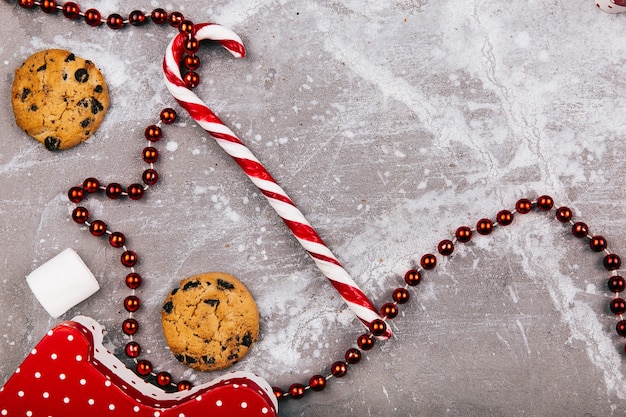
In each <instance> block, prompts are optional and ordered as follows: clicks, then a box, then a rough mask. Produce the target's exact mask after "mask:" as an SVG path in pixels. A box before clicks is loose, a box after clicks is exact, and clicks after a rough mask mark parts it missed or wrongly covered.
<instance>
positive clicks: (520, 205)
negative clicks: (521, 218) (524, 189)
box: [515, 198, 533, 214]
mask: <svg viewBox="0 0 626 417" xmlns="http://www.w3.org/2000/svg"><path fill="white" fill-rule="evenodd" d="M532 209H533V203H532V202H531V201H530V200H529V199H527V198H521V199H519V200H517V203H515V211H517V212H518V213H519V214H527V213H530V211H531V210H532Z"/></svg>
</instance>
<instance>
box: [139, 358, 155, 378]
mask: <svg viewBox="0 0 626 417" xmlns="http://www.w3.org/2000/svg"><path fill="white" fill-rule="evenodd" d="M151 372H152V364H151V363H150V362H149V361H147V360H142V361H139V363H138V364H137V373H138V374H139V375H141V376H148V375H150V373H151Z"/></svg>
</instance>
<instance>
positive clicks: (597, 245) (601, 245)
mask: <svg viewBox="0 0 626 417" xmlns="http://www.w3.org/2000/svg"><path fill="white" fill-rule="evenodd" d="M606 245H607V243H606V239H605V238H604V237H602V236H600V235H596V236H593V237H592V238H591V239H590V240H589V247H590V248H591V250H592V251H594V252H602V251H603V250H605V249H606Z"/></svg>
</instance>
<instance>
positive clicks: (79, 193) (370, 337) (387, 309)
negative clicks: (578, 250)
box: [18, 0, 626, 399]
mask: <svg viewBox="0 0 626 417" xmlns="http://www.w3.org/2000/svg"><path fill="white" fill-rule="evenodd" d="M18 5H19V6H20V7H22V8H24V9H32V8H34V7H35V6H37V5H38V6H39V8H40V9H41V10H42V11H43V12H44V13H47V14H56V13H57V11H58V10H61V11H62V14H63V16H64V17H65V18H67V19H70V20H77V19H79V18H80V17H82V18H83V19H84V21H85V23H86V24H87V25H89V26H93V27H99V26H102V25H103V24H106V27H108V28H110V29H114V30H118V29H122V28H123V27H124V26H126V25H127V24H130V25H132V26H140V25H143V24H145V23H147V22H148V19H147V14H146V13H144V12H142V11H139V10H134V11H132V12H131V13H130V14H129V15H128V19H126V20H125V19H124V18H123V17H122V15H120V14H117V13H113V14H110V15H108V16H107V17H106V18H105V19H103V17H102V14H101V13H100V12H99V11H98V10H97V9H95V8H90V9H88V10H86V11H85V12H82V11H81V8H80V6H79V5H78V4H76V3H74V2H65V3H63V5H62V6H59V5H57V3H56V1H55V0H39V1H37V0H18ZM149 16H150V20H151V21H152V22H153V23H155V24H157V25H163V24H165V23H168V24H169V26H172V27H174V28H177V29H178V30H179V31H180V32H181V33H186V34H188V38H187V40H186V42H185V51H186V52H187V55H186V56H185V57H184V60H183V65H184V67H185V68H186V69H187V70H188V72H187V73H186V74H185V75H184V76H183V80H184V82H185V84H186V85H187V87H189V88H194V87H196V86H197V85H198V84H199V82H200V77H199V75H198V74H197V73H196V72H195V71H196V70H197V69H198V68H199V67H200V60H199V58H198V57H197V56H196V55H195V53H196V52H197V51H198V48H199V42H198V40H197V39H196V38H195V37H194V31H195V28H194V24H193V22H191V21H189V20H186V19H185V18H184V16H183V14H182V13H180V12H176V11H174V12H171V13H169V14H168V13H167V12H166V11H165V10H163V9H161V8H156V9H154V10H152V12H151V13H150V14H149ZM175 119H176V113H175V111H174V110H172V109H164V110H163V111H162V112H161V114H160V121H159V123H163V124H170V123H173V122H174V120H175ZM144 136H145V138H146V139H147V140H148V141H149V142H152V143H154V142H158V141H159V140H160V139H161V138H162V131H161V128H160V126H159V125H150V126H148V127H147V128H146V130H145V133H144ZM158 158H159V152H158V150H157V149H156V148H154V147H152V146H147V147H145V148H144V149H143V151H142V159H143V160H144V161H145V162H146V163H148V164H150V168H148V169H146V170H144V172H143V174H142V176H141V180H142V182H143V184H145V185H142V184H140V183H133V184H130V185H129V186H128V187H126V188H125V189H124V188H123V187H122V186H121V185H120V184H118V183H115V182H112V183H109V184H108V185H106V186H102V185H101V184H100V182H99V181H98V180H97V179H95V178H87V179H86V180H84V181H83V183H82V184H81V185H79V186H74V187H71V188H70V189H69V191H68V193H67V195H68V199H69V200H70V202H72V203H73V204H75V205H76V204H79V203H81V202H82V201H83V200H84V199H85V198H86V197H88V195H89V194H95V193H98V192H99V191H101V190H104V192H105V195H106V196H107V197H108V198H110V199H113V200H117V199H121V198H123V197H128V198H129V199H130V200H140V199H142V197H143V196H144V194H145V191H146V190H147V189H148V188H149V187H150V186H153V185H155V184H156V183H157V182H158V180H159V175H158V173H157V171H156V170H155V169H154V166H153V164H154V163H156V162H157V161H158ZM533 207H536V208H537V209H538V210H540V211H544V212H547V211H550V210H552V208H553V207H554V200H553V199H552V198H551V197H550V196H547V195H543V196H540V197H538V198H537V200H536V201H535V202H534V203H533V202H532V201H531V200H529V199H520V200H518V201H517V202H516V204H515V209H514V210H513V211H509V210H501V211H500V212H498V213H497V214H496V218H495V222H494V221H493V220H491V219H488V218H484V219H480V220H479V221H478V222H477V223H476V226H475V228H474V229H471V228H469V227H467V226H461V227H459V228H458V229H456V231H455V236H454V239H452V240H447V239H446V240H442V241H440V242H439V244H438V246H437V253H439V254H440V255H441V256H446V257H447V256H451V255H452V254H453V253H454V251H455V244H456V243H468V242H470V241H471V239H472V237H473V232H477V233H478V234H479V235H489V234H491V233H492V232H493V230H494V228H495V226H508V225H510V224H511V223H512V222H513V219H514V214H515V213H519V214H527V213H529V212H530V211H532V209H533ZM89 215H90V213H89V211H88V210H87V208H85V207H83V206H76V207H75V208H74V210H73V211H72V219H73V220H74V221H75V222H76V223H78V224H84V225H86V226H87V227H88V230H89V232H90V233H91V234H92V235H94V236H96V237H100V236H104V235H108V240H109V244H110V245H111V246H112V247H114V248H121V249H123V253H122V255H121V257H120V261H121V263H122V265H124V266H125V267H128V268H130V269H131V272H130V273H129V274H127V275H126V278H125V282H126V285H127V286H128V288H129V289H131V290H132V294H131V295H130V296H128V297H126V298H125V300H124V308H125V309H126V310H127V311H128V312H129V317H128V318H127V319H126V320H124V322H123V324H122V330H123V332H124V333H125V334H126V335H127V336H129V337H130V341H129V342H128V343H127V345H126V347H125V353H126V355H127V356H128V357H129V358H131V359H133V360H134V361H135V364H136V372H137V374H139V375H140V376H143V377H149V376H150V375H153V376H154V379H155V381H156V384H157V385H158V386H160V387H175V388H176V389H177V390H179V391H181V390H188V389H191V387H192V385H191V383H190V382H189V381H181V382H179V383H177V384H175V383H173V381H172V377H171V375H170V374H169V373H167V372H159V373H157V374H154V373H153V365H152V363H151V362H149V361H147V360H137V359H136V358H138V357H139V356H140V354H141V351H142V349H141V346H140V345H139V343H137V342H135V341H134V340H133V336H134V335H135V334H136V333H137V332H138V330H139V323H138V322H137V320H136V319H134V318H133V313H135V312H136V311H137V310H138V309H139V308H140V305H141V302H140V300H139V298H138V297H137V296H136V295H135V290H136V289H138V288H139V286H140V285H141V282H142V278H141V276H140V275H139V274H137V273H136V272H135V271H134V266H135V265H136V264H137V261H138V256H137V254H136V253H135V252H133V251H130V250H128V249H127V248H126V246H125V245H126V237H125V236H124V234H123V233H121V232H111V231H109V230H108V228H107V225H106V223H105V222H104V221H101V220H93V221H90V220H89ZM555 217H556V219H557V220H558V221H559V222H561V223H570V224H571V226H572V229H571V231H572V234H573V235H574V236H575V237H577V238H581V239H582V238H588V239H589V247H590V249H591V250H592V251H594V252H605V253H606V254H605V256H604V258H603V265H604V267H605V269H607V270H608V271H612V273H613V275H612V276H611V277H610V278H609V279H608V282H607V286H608V289H609V291H611V292H613V293H614V294H615V296H614V298H613V299H612V300H611V301H610V303H609V309H610V311H611V312H612V313H613V314H615V315H616V316H617V317H618V319H619V321H618V323H617V325H616V332H617V334H618V335H619V336H622V337H626V320H624V319H622V315H623V314H624V313H626V300H624V299H623V298H621V297H619V296H618V294H620V293H621V292H623V291H624V290H625V289H626V280H625V279H624V278H623V277H621V276H619V275H617V272H616V271H617V270H619V269H620V268H621V259H620V257H619V256H618V255H616V254H613V253H610V252H609V251H608V249H607V246H608V244H607V241H606V239H605V238H604V237H602V236H599V235H594V236H591V235H590V234H589V228H588V226H587V225H586V224H585V223H583V222H576V223H575V222H573V221H572V218H573V213H572V211H571V210H570V209H569V208H567V207H559V208H558V209H557V210H556V214H555ZM436 266H437V258H436V256H435V255H434V254H425V255H424V256H423V257H422V258H421V259H420V267H421V268H420V269H417V270H415V269H412V270H409V271H407V273H406V274H405V276H404V281H405V287H399V288H396V289H395V290H394V291H393V293H392V299H393V302H389V303H386V304H384V305H383V306H382V307H381V315H382V317H383V318H384V320H375V321H374V322H372V324H371V326H370V329H369V333H366V334H363V335H360V336H359V337H358V338H357V346H358V347H359V349H356V348H351V349H348V350H347V351H346V353H345V362H343V361H337V362H334V363H333V364H332V365H331V367H330V376H334V377H337V378H340V377H343V376H345V375H346V374H347V371H348V364H350V365H355V364H357V363H359V362H360V360H361V357H362V353H361V351H368V350H370V349H372V348H373V347H374V345H375V336H377V335H380V334H383V333H384V332H385V329H386V326H387V323H386V320H390V319H393V318H395V317H397V316H398V314H399V308H398V306H399V305H402V304H405V303H408V302H409V300H410V293H409V291H408V288H409V287H413V286H416V285H418V284H419V283H420V282H421V281H422V275H421V271H422V270H432V269H434V268H435V267H436ZM330 376H328V377H324V376H322V375H318V374H316V375H313V376H312V377H311V378H310V379H309V382H308V385H307V386H305V385H303V384H299V383H295V384H292V385H291V386H290V388H289V389H288V390H287V391H283V390H282V389H281V388H278V387H274V388H273V390H274V395H275V396H276V397H277V398H278V399H281V398H284V397H287V396H289V397H291V398H294V399H299V398H303V397H304V395H305V393H306V391H307V390H308V389H310V390H311V391H322V390H324V388H325V387H326V385H327V379H328V378H329V377H330Z"/></svg>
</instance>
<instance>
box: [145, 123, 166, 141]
mask: <svg viewBox="0 0 626 417" xmlns="http://www.w3.org/2000/svg"><path fill="white" fill-rule="evenodd" d="M144 136H145V137H146V139H148V140H149V141H150V142H158V141H160V140H161V138H162V137H163V132H162V131H161V128H160V127H159V126H157V125H150V126H148V127H147V128H146V130H145V131H144Z"/></svg>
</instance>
